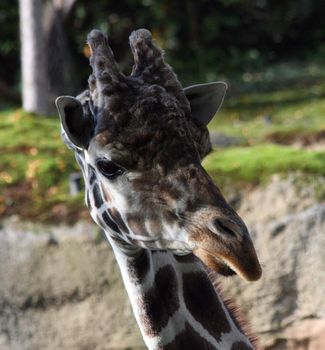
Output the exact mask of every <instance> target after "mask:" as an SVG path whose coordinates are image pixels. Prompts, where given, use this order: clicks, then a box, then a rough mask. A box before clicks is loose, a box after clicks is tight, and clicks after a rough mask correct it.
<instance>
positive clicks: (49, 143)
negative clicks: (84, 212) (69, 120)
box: [0, 110, 83, 220]
mask: <svg viewBox="0 0 325 350" xmlns="http://www.w3.org/2000/svg"><path fill="white" fill-rule="evenodd" d="M0 164H1V167H0V215H10V214H16V213H19V214H21V215H22V216H24V215H26V216H28V217H30V218H41V219H44V220H47V219H51V218H52V217H55V215H54V212H56V213H57V215H58V216H60V215H64V216H65V215H66V214H69V212H75V211H76V208H77V207H78V208H82V207H83V200H82V199H81V198H78V200H79V202H80V204H78V200H77V198H72V197H70V196H69V189H68V181H67V179H68V176H69V174H70V173H71V172H74V171H78V167H77V165H76V163H75V161H74V157H73V154H72V153H71V152H69V151H68V149H66V147H65V146H64V145H63V143H62V141H61V138H60V127H59V123H58V120H57V119H56V118H55V119H54V118H53V119H52V118H44V117H41V116H36V115H33V114H28V113H24V112H23V111H21V110H6V111H2V112H1V113H0Z"/></svg>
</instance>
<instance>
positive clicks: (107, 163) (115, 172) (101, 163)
mask: <svg viewBox="0 0 325 350" xmlns="http://www.w3.org/2000/svg"><path fill="white" fill-rule="evenodd" d="M96 165H97V169H98V170H99V171H100V172H101V173H102V174H103V175H104V176H105V177H107V178H108V179H110V180H112V179H115V178H117V177H118V176H119V175H121V174H123V173H124V169H123V168H121V167H120V166H118V165H117V164H115V163H114V162H112V161H111V160H107V159H100V160H98V161H97V163H96Z"/></svg>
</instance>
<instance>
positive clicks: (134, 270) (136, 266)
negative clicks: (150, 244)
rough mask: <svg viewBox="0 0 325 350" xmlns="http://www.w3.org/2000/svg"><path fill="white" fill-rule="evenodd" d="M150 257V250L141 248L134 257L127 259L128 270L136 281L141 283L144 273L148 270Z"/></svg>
mask: <svg viewBox="0 0 325 350" xmlns="http://www.w3.org/2000/svg"><path fill="white" fill-rule="evenodd" d="M150 265H151V259H150V252H149V251H148V250H146V249H143V250H142V251H141V253H140V254H139V255H138V256H136V257H135V258H132V259H129V261H128V271H129V275H130V276H131V278H132V279H134V280H135V281H136V283H138V284H141V283H142V282H143V280H144V279H145V277H146V275H147V274H148V272H149V271H150Z"/></svg>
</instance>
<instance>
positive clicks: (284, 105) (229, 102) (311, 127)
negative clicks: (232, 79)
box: [209, 82, 325, 143]
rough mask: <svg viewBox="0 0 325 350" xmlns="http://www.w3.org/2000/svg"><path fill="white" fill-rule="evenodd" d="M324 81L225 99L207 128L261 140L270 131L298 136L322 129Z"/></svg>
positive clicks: (324, 117) (323, 120) (324, 113)
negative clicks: (300, 86)
mask: <svg viewBox="0 0 325 350" xmlns="http://www.w3.org/2000/svg"><path fill="white" fill-rule="evenodd" d="M324 93H325V82H323V83H319V84H318V85H317V84H316V85H314V86H312V87H306V88H301V89H297V88H296V89H282V90H279V91H277V92H271V93H254V94H250V95H243V96H240V97H236V98H229V99H226V101H225V104H224V106H223V108H222V111H221V112H220V114H218V116H217V117H216V118H215V119H214V120H213V121H212V123H211V125H210V126H209V127H210V130H212V131H213V130H216V131H219V132H223V133H225V134H227V135H235V136H240V137H243V138H245V139H246V140H247V141H248V142H249V143H261V142H264V140H265V139H267V138H268V136H269V135H270V134H273V133H286V134H290V135H292V134H295V135H299V134H300V133H306V132H309V133H313V132H317V131H320V130H325V100H324V99H323V96H324Z"/></svg>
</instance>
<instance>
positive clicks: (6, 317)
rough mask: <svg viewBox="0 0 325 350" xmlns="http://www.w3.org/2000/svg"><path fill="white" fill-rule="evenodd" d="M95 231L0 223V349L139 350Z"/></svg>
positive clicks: (113, 268) (116, 275)
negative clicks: (51, 242) (0, 226)
mask: <svg viewBox="0 0 325 350" xmlns="http://www.w3.org/2000/svg"><path fill="white" fill-rule="evenodd" d="M96 231H97V228H96V227H95V226H94V225H90V224H86V223H78V224H77V225H75V226H73V227H67V226H56V227H46V226H43V225H33V224H27V225H26V224H22V223H20V222H19V221H18V220H16V219H10V220H6V221H5V222H4V223H3V228H2V230H1V231H0V281H1V283H0V349H1V350H13V349H15V350H16V349H24V350H29V349H30V350H38V349H42V350H47V349H48V350H50V349H51V350H52V349H101V350H102V349H120V350H121V349H125V350H126V349H130V348H131V346H132V349H137V350H140V349H145V347H144V345H143V341H142V338H141V335H140V333H139V331H138V327H137V325H136V322H135V320H134V317H133V313H132V311H131V307H130V304H129V300H128V297H127V295H126V292H125V289H124V287H123V285H122V279H121V277H120V271H119V270H118V267H117V265H116V262H115V257H114V256H113V253H112V251H111V249H110V247H109V245H108V243H107V242H101V243H96V242H97V241H96V235H95V234H94V233H95V232H96ZM51 240H54V241H55V242H56V244H49V241H51Z"/></svg>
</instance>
